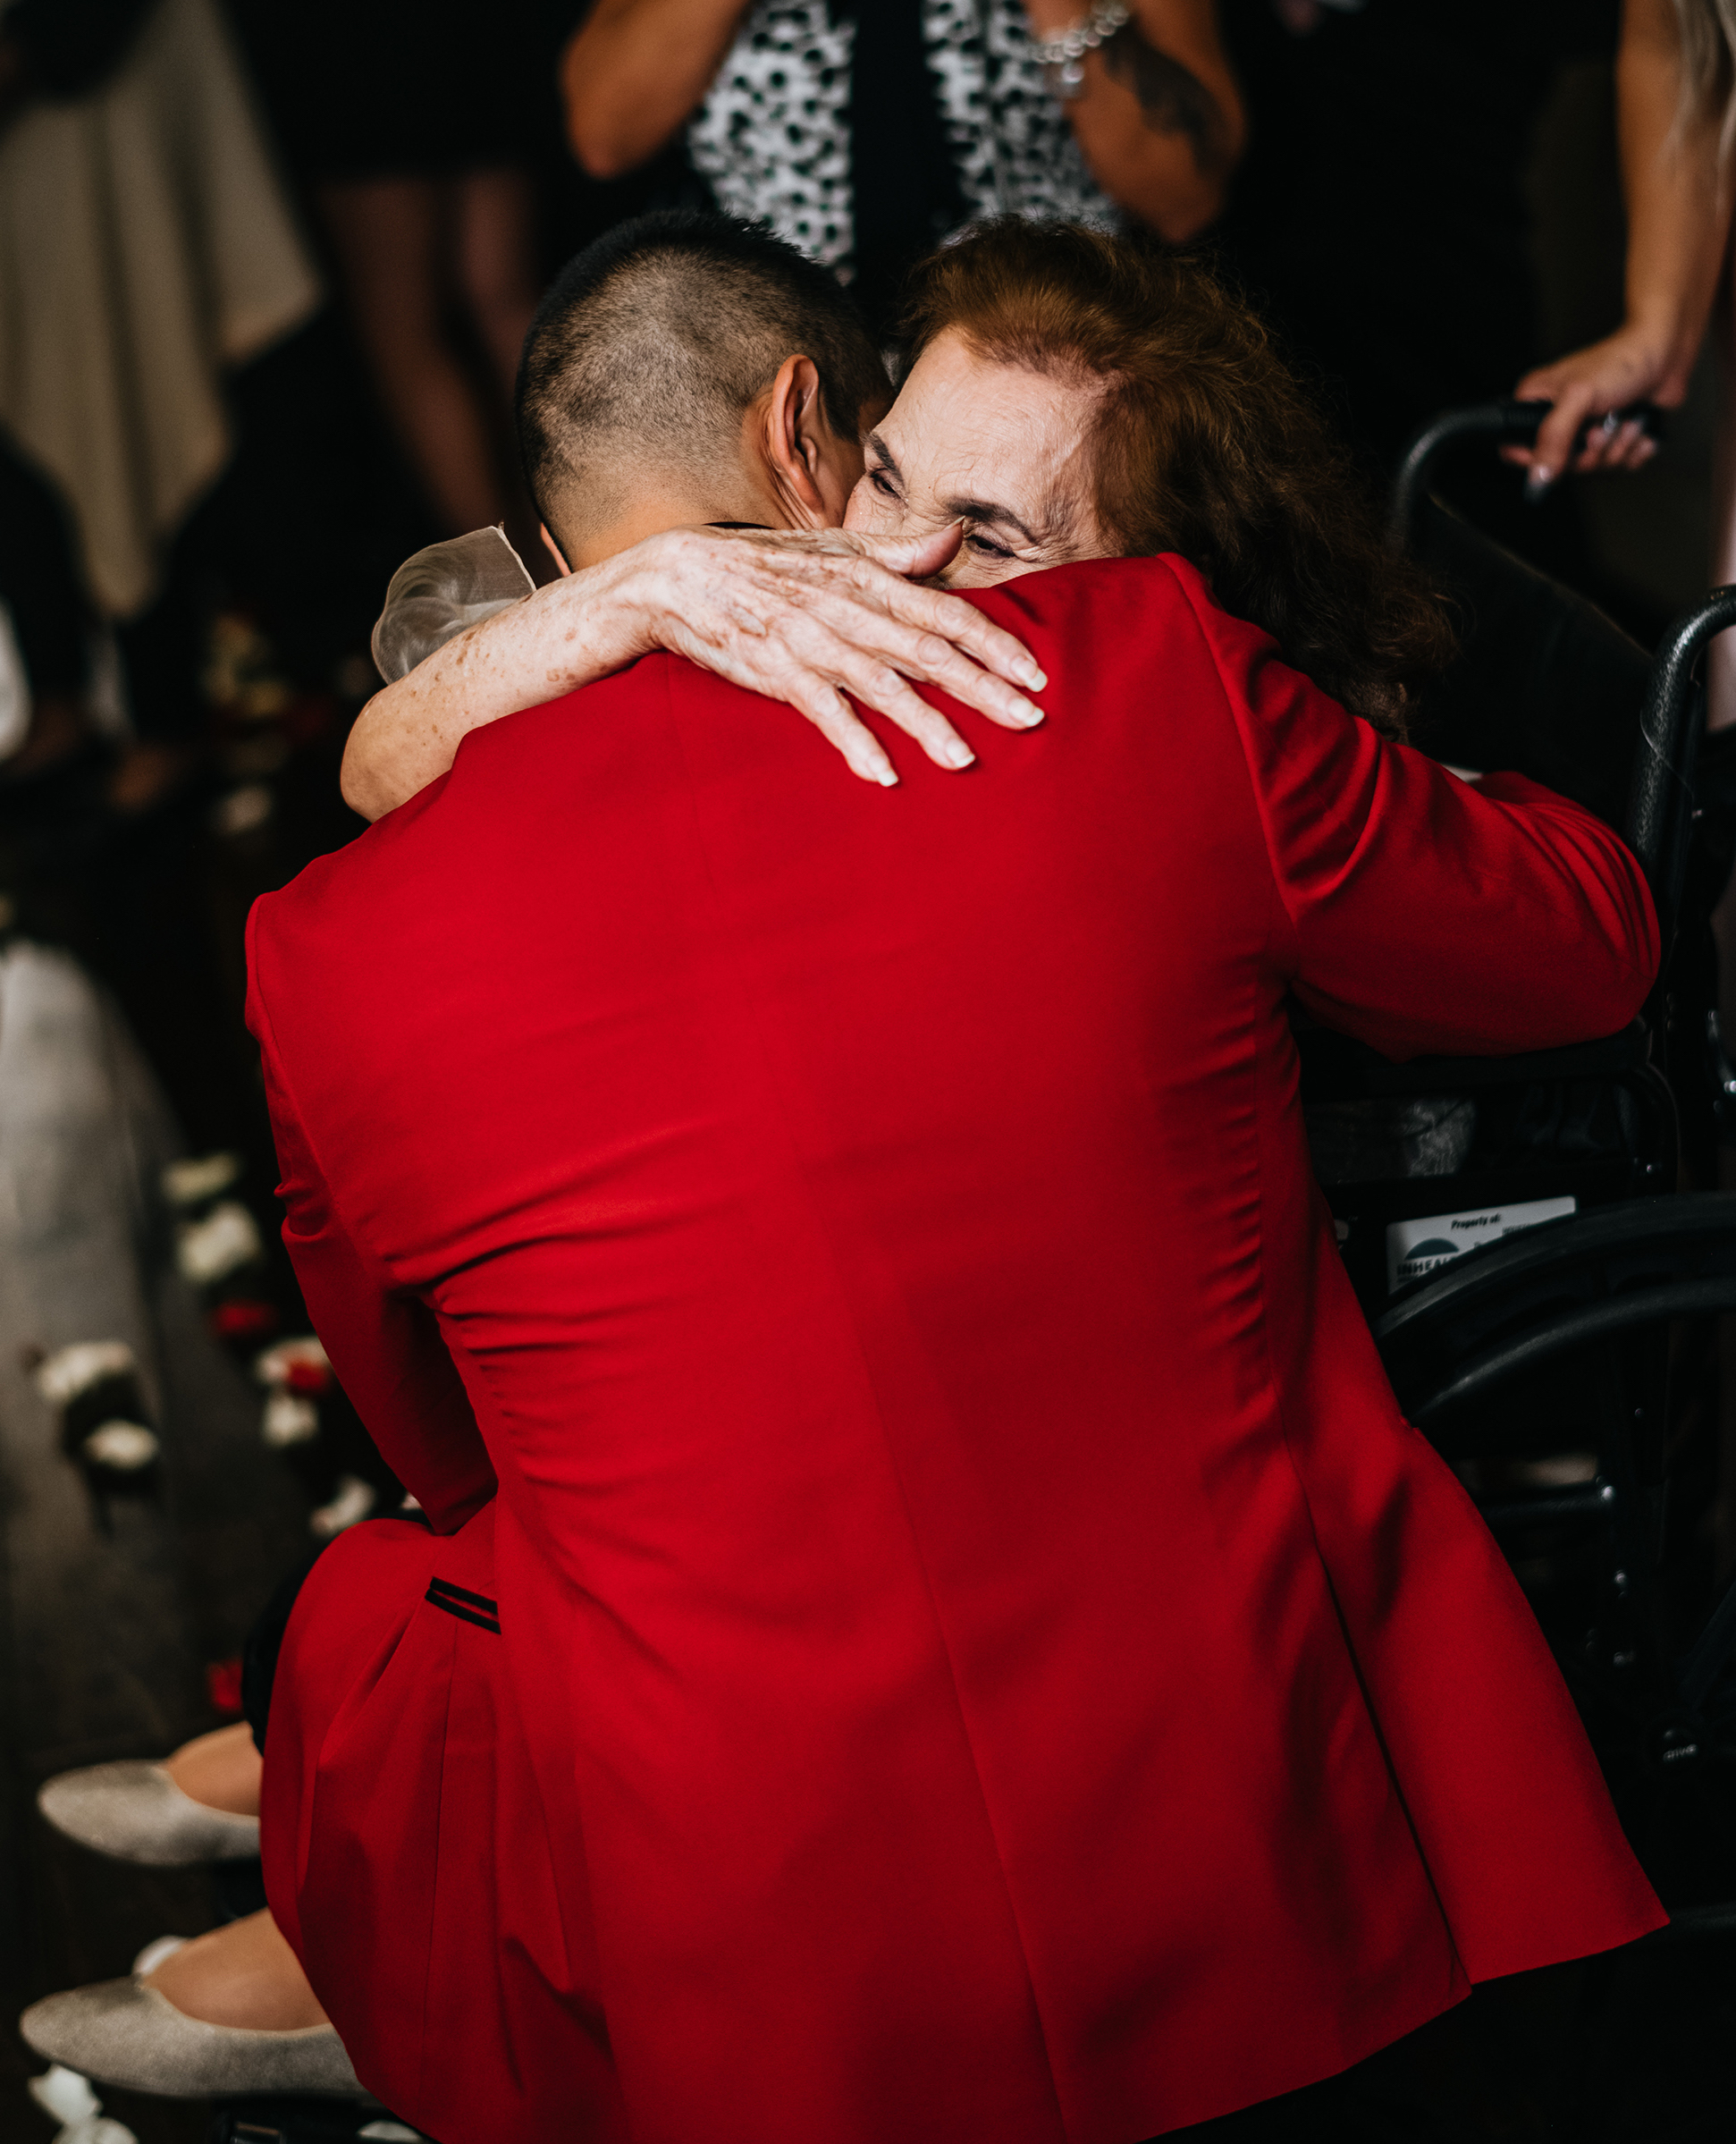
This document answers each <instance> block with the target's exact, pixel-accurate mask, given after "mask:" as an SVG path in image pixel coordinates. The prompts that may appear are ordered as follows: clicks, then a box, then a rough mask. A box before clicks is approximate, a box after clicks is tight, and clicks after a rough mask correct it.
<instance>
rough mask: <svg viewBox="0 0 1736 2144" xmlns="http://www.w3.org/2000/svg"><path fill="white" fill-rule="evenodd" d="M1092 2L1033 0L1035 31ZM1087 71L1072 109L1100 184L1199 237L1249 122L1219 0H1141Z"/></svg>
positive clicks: (1176, 233) (1154, 219) (1152, 219)
mask: <svg viewBox="0 0 1736 2144" xmlns="http://www.w3.org/2000/svg"><path fill="white" fill-rule="evenodd" d="M1089 4H1090V0H1025V6H1026V13H1028V14H1029V16H1030V19H1031V28H1032V35H1033V36H1035V37H1039V38H1052V37H1058V36H1059V35H1060V33H1061V32H1062V31H1063V30H1066V29H1067V28H1068V27H1069V26H1070V25H1071V24H1073V23H1074V22H1076V21H1078V20H1079V19H1080V18H1081V16H1083V14H1084V13H1085V11H1086V8H1087V7H1088V6H1089ZM1084 74H1085V80H1084V86H1083V89H1082V90H1081V91H1080V93H1079V95H1078V97H1076V98H1075V99H1074V101H1073V103H1071V104H1070V105H1069V106H1068V107H1067V111H1068V114H1069V116H1070V117H1071V119H1072V121H1073V131H1074V135H1075V136H1076V137H1077V139H1078V142H1079V147H1080V148H1081V149H1083V152H1084V156H1085V161H1086V163H1087V164H1089V165H1091V170H1092V171H1093V172H1094V173H1095V174H1096V176H1097V181H1098V183H1099V185H1100V186H1101V187H1102V188H1103V190H1104V191H1105V192H1106V193H1108V194H1109V195H1111V196H1112V197H1113V198H1115V199H1116V200H1117V201H1119V202H1120V204H1121V206H1122V207H1124V208H1126V209H1130V210H1131V211H1132V212H1133V215H1136V216H1138V217H1139V218H1140V219H1141V220H1142V222H1144V223H1147V224H1150V225H1151V226H1152V228H1153V229H1154V230H1156V231H1158V232H1161V233H1162V235H1163V236H1164V237H1165V238H1167V239H1172V240H1177V241H1179V240H1183V239H1189V238H1192V237H1193V235H1194V234H1195V233H1196V232H1199V231H1201V230H1203V229H1204V228H1205V226H1206V225H1207V224H1209V223H1210V222H1211V221H1212V219H1213V218H1214V217H1215V216H1216V215H1218V214H1219V212H1220V211H1221V210H1222V208H1223V206H1224V198H1225V189H1226V184H1227V181H1228V179H1229V174H1230V173H1231V171H1232V170H1233V169H1234V168H1235V162H1236V159H1237V157H1239V156H1241V154H1242V144H1243V135H1244V133H1245V131H1246V128H1245V122H1244V120H1243V111H1242V99H1241V97H1240V95H1239V94H1238V92H1237V89H1236V86H1235V76H1234V75H1233V74H1232V73H1231V72H1230V67H1229V63H1228V61H1227V60H1226V58H1225V56H1224V48H1223V46H1222V44H1221V43H1220V41H1219V39H1218V20H1217V9H1216V6H1215V4H1214V0H1133V20H1132V21H1130V22H1129V23H1128V24H1127V26H1126V28H1125V30H1117V33H1116V34H1115V36H1114V37H1112V38H1110V39H1109V40H1108V43H1107V44H1106V45H1105V46H1103V47H1102V49H1101V50H1100V51H1099V52H1093V53H1092V54H1091V55H1090V56H1089V57H1088V58H1087V59H1086V61H1085V63H1084Z"/></svg>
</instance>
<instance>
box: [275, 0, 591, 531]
mask: <svg viewBox="0 0 1736 2144" xmlns="http://www.w3.org/2000/svg"><path fill="white" fill-rule="evenodd" d="M253 28H254V35H255V37H256V39H257V42H258V44H259V45H260V46H261V48H262V51H263V54H264V55H265V65H266V68H267V71H268V72H269V74H270V75H271V76H272V77H273V78H274V81H275V85H276V87H275V90H274V106H275V110H276V114H277V117H278V123H279V125H280V127H281V128H282V131H283V134H284V139H285V145H286V148H287V149H288V152H289V155H290V156H291V160H292V162H293V163H294V164H295V165H296V167H297V168H298V169H299V171H300V172H301V173H303V175H304V178H305V180H306V181H307V183H308V187H309V190H310V193H311V197H312V199H313V202H314V204H315V207H316V213H317V215H318V218H319V221H320V224H321V226H322V228H323V231H324V236H325V239H326V241H327V243H328V246H329V248H330V252H331V257H332V260H333V265H334V266H335V268H336V271H337V274H338V275H339V277H340V279H341V285H342V290H343V295H344V299H345V302H346V304H347V305H348V307H349V309H350V316H351V317H352V319H353V321H354V324H355V327H356V333H357V335H358V340H359V342H360V345H361V348H362V350H363V352H364V353H365V356H366V358H367V363H368V366H369V368H370V370H371V372H372V374H373V376H374V381H375V387H376V389H377V392H378V393H379V397H380V401H381V405H382V408H383V410H384V412H385V415H386V416H387V418H388V419H389V420H390V422H391V425H392V429H393V431H394V433H395V434H396V435H397V437H398V440H399V442H400V444H401V446H402V448H403V450H404V452H405V453H406V455H407V456H408V458H409V462H410V464H411V467H412V468H413V469H414V471H415V473H416V475H417V478H418V479H419V481H420V484H421V486H422V488H423V491H424V492H425V494H426V498H427V502H428V505H429V508H430V510H431V511H432V513H433V516H434V520H435V523H436V524H437V526H438V528H439V529H440V530H441V532H442V534H446V535H457V534H459V533H460V532H461V531H463V530H466V529H470V528H480V527H483V526H485V524H487V523H490V522H494V521H500V520H501V519H511V520H512V521H513V523H514V534H515V536H518V539H519V547H520V549H521V550H525V551H526V553H527V555H529V548H528V541H529V538H530V537H532V536H534V534H535V530H534V528H529V527H527V523H526V520H525V516H524V512H523V511H522V486H521V485H519V483H518V475H517V464H516V461H515V460H514V459H513V457H512V454H511V452H510V426H509V410H510V401H511V393H512V382H513V377H514V375H515V373H516V371H517V369H518V349H519V345H520V344H521V343H522V342H523V341H524V336H525V330H526V329H527V327H528V326H529V325H530V317H531V315H532V313H533V312H534V311H535V306H536V298H537V293H538V291H539V290H540V288H541V285H542V267H543V264H542V261H541V258H540V256H539V250H538V231H537V200H536V188H535V179H534V176H533V172H532V164H533V160H534V153H535V144H536V137H537V131H538V127H537V122H538V120H539V118H540V116H541V114H542V111H543V106H544V102H545V99H546V96H547V90H546V87H545V85H546V82H547V80H548V77H549V73H550V72H551V68H552V58H553V53H552V45H550V44H549V42H548V40H547V38H545V36H544V30H543V14H542V11H541V9H540V7H539V6H538V4H537V0H498V4H495V5H493V6H491V7H490V8H489V9H488V11H487V14H486V18H485V19H480V18H478V16H477V15H476V12H475V11H474V10H472V9H468V8H465V7H462V6H460V5H459V4H458V0H416V4H412V0H369V4H367V5H366V6H362V7H356V6H346V5H344V4H341V0H314V4H312V5H310V6H308V7H303V8H299V9H297V10H295V11H294V12H293V15H292V16H291V17H286V16H285V15H284V14H283V13H282V12H281V11H276V10H265V9H259V10H255V11H253Z"/></svg>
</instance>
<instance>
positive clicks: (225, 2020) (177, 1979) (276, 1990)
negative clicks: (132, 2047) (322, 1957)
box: [145, 1913, 331, 2032]
mask: <svg viewBox="0 0 1736 2144" xmlns="http://www.w3.org/2000/svg"><path fill="white" fill-rule="evenodd" d="M145 1985H146V1987H147V1988H156V1991H157V1993H158V1994H159V1995H160V1996H163V1997H164V2000H165V2001H167V2002H170V2003H173V2005H174V2006H175V2008H176V2009H177V2010H179V2011H180V2012H181V2013H182V2015H183V2016H186V2017H193V2018H198V2019H201V2020H202V2021H203V2022H205V2023H206V2024H207V2025H239V2026H241V2027H243V2028H244V2029H245V2030H249V2031H253V2032H297V2031H300V2030H302V2029H303V2028H305V2027H306V2026H308V2025H324V2024H329V2023H330V2022H331V2021H330V2020H329V2019H328V2018H327V2016H326V2014H325V2013H324V2011H323V2010H322V2009H321V2008H320V2006H319V1998H318V1997H317V1996H316V1995H315V1993H314V1991H313V1989H312V1988H309V1987H308V1976H307V1974H306V1973H304V1972H303V1971H302V1970H301V1964H300V1961H299V1959H298V1958H297V1956H296V1954H295V1953H294V1952H293V1951H292V1950H291V1948H290V1946H289V1945H288V1944H287V1943H286V1942H285V1941H284V1940H283V1937H282V1935H281V1934H280V1933H279V1931H278V1927H277V1923H276V1922H275V1921H274V1920H273V1919H272V1917H271V1915H270V1914H269V1913H249V1915H248V1916H247V1918H246V1920H232V1921H231V1922H230V1923H229V1925H228V1927H227V1928H221V1929H212V1931H211V1933H210V1934H209V1935H208V1936H195V1937H194V1938H193V1940H192V1941H191V1942H190V1943H189V1944H185V1945H183V1946H182V1947H181V1949H180V1950H178V1951H176V1952H175V1953H174V1954H173V1955H172V1956H170V1957H167V1958H165V1959H164V1961H163V1963H162V1964H161V1965H159V1966H158V1967H157V1969H156V1971H155V1972H153V1973H147V1975H146V1976H145Z"/></svg>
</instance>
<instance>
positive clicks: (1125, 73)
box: [1025, 0, 1667, 244]
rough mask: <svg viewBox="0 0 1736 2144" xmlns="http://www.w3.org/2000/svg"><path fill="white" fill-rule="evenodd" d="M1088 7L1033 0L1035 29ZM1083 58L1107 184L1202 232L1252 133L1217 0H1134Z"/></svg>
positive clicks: (1174, 229) (1088, 126)
mask: <svg viewBox="0 0 1736 2144" xmlns="http://www.w3.org/2000/svg"><path fill="white" fill-rule="evenodd" d="M1666 4H1667V0H1666ZM1088 6H1089V0H1025V13H1027V14H1028V16H1029V17H1030V20H1031V31H1032V36H1033V37H1035V38H1040V39H1041V38H1054V37H1058V36H1060V35H1061V33H1062V32H1063V31H1065V30H1069V29H1071V28H1072V27H1073V25H1074V23H1076V22H1079V21H1083V19H1084V17H1085V15H1086V13H1087V12H1088ZM1083 72H1084V81H1083V86H1082V88H1081V89H1080V91H1079V94H1078V95H1077V97H1074V98H1073V99H1072V101H1071V102H1070V103H1069V104H1068V106H1067V107H1066V110H1067V116H1068V117H1069V119H1070V120H1071V121H1072V122H1073V131H1074V138H1075V139H1077V141H1078V143H1079V147H1080V148H1081V150H1082V151H1083V154H1084V158H1085V162H1086V163H1087V164H1088V165H1090V166H1091V172H1092V173H1093V174H1094V176H1095V177H1096V180H1097V182H1098V184H1099V185H1100V186H1101V187H1102V189H1103V190H1104V191H1105V193H1107V194H1108V195H1109V196H1111V198H1113V199H1115V200H1117V201H1118V202H1119V203H1120V204H1121V206H1122V207H1124V208H1126V209H1129V210H1131V211H1132V213H1133V215H1136V216H1138V217H1139V219H1140V220H1141V222H1142V223H1145V224H1150V226H1151V228H1152V229H1153V230H1154V231H1156V232H1159V234H1160V235H1161V236H1163V237H1164V238H1167V239H1168V240H1170V241H1172V243H1177V244H1178V243H1180V242H1181V241H1184V240H1185V239H1190V238H1192V237H1193V236H1194V234H1195V233H1196V232H1200V231H1202V230H1203V229H1204V228H1205V226H1206V225H1207V224H1209V223H1211V222H1212V221H1213V220H1214V218H1216V217H1217V216H1218V215H1220V214H1221V213H1222V211H1223V207H1224V202H1225V198H1226V189H1227V187H1228V183H1229V176H1230V173H1231V172H1232V171H1233V170H1234V169H1235V164H1236V161H1237V159H1238V158H1239V157H1240V156H1241V154H1242V149H1243V141H1244V139H1245V137H1246V132H1247V124H1246V120H1245V117H1244V115H1243V109H1242V98H1241V95H1240V92H1239V91H1238V90H1237V88H1236V83H1235V75H1234V74H1233V73H1232V72H1231V71H1230V65H1229V62H1228V60H1227V59H1226V57H1225V55H1224V48H1223V45H1222V43H1221V42H1220V40H1219V38H1218V12H1217V8H1216V5H1215V4H1214V0H1134V4H1133V20H1132V21H1130V22H1128V23H1127V25H1126V27H1125V29H1123V30H1117V32H1116V33H1115V34H1114V36H1112V37H1111V38H1108V39H1107V40H1106V42H1105V43H1104V44H1103V45H1102V46H1101V47H1100V49H1099V50H1097V51H1095V52H1092V53H1091V54H1090V55H1088V56H1087V57H1086V59H1085V60H1084V62H1083Z"/></svg>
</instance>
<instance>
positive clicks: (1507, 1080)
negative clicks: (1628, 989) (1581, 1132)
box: [1296, 1020, 1651, 1102]
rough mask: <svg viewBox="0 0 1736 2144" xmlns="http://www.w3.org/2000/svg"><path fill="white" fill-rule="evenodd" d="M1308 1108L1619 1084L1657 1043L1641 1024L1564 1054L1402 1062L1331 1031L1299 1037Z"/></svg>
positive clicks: (1317, 1030)
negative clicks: (1549, 1084) (1576, 1082)
mask: <svg viewBox="0 0 1736 2144" xmlns="http://www.w3.org/2000/svg"><path fill="white" fill-rule="evenodd" d="M1296 1042H1297V1046H1298V1048H1299V1050H1300V1051H1301V1055H1302V1100H1303V1101H1304V1102H1352V1101H1363V1100H1366V1099H1369V1098H1371V1097H1373V1096H1376V1095H1404V1094H1463V1093H1475V1092H1476V1091H1478V1090H1479V1089H1487V1088H1489V1087H1516V1086H1529V1085H1532V1084H1533V1083H1534V1082H1540V1081H1546V1080H1561V1079H1612V1078H1616V1077H1618V1076H1621V1075H1622V1073H1626V1072H1637V1071H1639V1070H1640V1069H1641V1068H1643V1067H1644V1066H1645V1065H1646V1064H1647V1062H1648V1059H1649V1056H1650V1051H1651V1037H1650V1034H1648V1030H1647V1028H1646V1026H1645V1024H1644V1023H1643V1021H1639V1020H1633V1021H1631V1022H1630V1023H1629V1025H1628V1026H1626V1027H1624V1028H1622V1031H1621V1033H1620V1034H1608V1035H1605V1036H1604V1037H1603V1038H1602V1039H1601V1040H1600V1041H1597V1042H1572V1043H1569V1044H1568V1045H1567V1047H1566V1048H1565V1049H1561V1050H1531V1051H1526V1052H1525V1053H1524V1054H1523V1055H1521V1056H1519V1057H1413V1058H1411V1059H1407V1060H1406V1062H1404V1063H1403V1064H1395V1063H1394V1062H1393V1061H1392V1059H1390V1058H1385V1057H1382V1056H1381V1055H1380V1053H1379V1051H1378V1050H1372V1049H1370V1048H1369V1045H1368V1044H1367V1043H1366V1042H1357V1041H1356V1040H1354V1038H1353V1037H1352V1036H1350V1035H1347V1034H1336V1033H1335V1032H1334V1031H1333V1030H1332V1029H1331V1028H1329V1027H1308V1028H1305V1029H1303V1030H1302V1032H1300V1033H1299V1034H1297V1037H1296Z"/></svg>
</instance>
